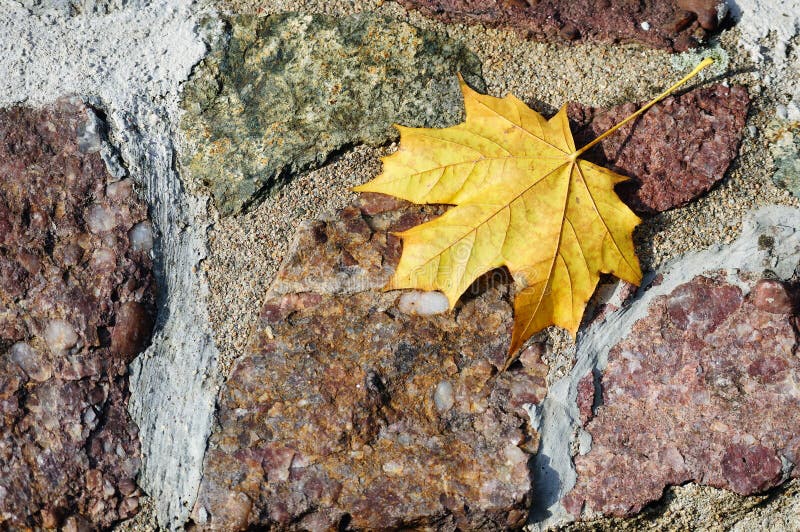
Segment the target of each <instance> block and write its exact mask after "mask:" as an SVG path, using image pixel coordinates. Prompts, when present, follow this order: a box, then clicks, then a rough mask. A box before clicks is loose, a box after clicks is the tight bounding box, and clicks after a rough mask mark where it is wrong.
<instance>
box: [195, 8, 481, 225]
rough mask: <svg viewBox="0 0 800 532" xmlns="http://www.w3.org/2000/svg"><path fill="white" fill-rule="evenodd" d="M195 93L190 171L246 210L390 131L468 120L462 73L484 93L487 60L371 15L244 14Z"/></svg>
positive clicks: (200, 70) (228, 204)
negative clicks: (282, 186)
mask: <svg viewBox="0 0 800 532" xmlns="http://www.w3.org/2000/svg"><path fill="white" fill-rule="evenodd" d="M229 24H230V32H229V33H228V34H227V36H226V38H225V39H221V40H220V41H219V42H217V43H216V44H214V45H213V46H212V51H211V52H210V53H209V55H208V56H207V57H206V58H205V59H204V60H203V61H202V63H201V64H200V65H198V67H197V68H196V69H195V72H194V74H193V76H192V78H191V79H190V81H189V82H188V83H187V86H186V88H185V90H184V96H183V101H182V107H183V109H184V110H185V114H184V115H183V118H182V121H181V129H182V130H183V132H184V134H185V143H184V150H183V155H182V157H181V163H182V167H183V169H184V173H187V171H188V176H189V179H193V180H199V181H200V182H202V183H203V184H205V185H206V186H207V187H209V189H210V190H211V193H212V195H213V198H214V201H215V203H216V205H217V208H218V210H219V211H220V213H221V214H223V215H230V214H235V213H239V212H241V211H243V210H246V209H247V208H248V207H249V206H250V205H252V204H253V203H254V202H255V201H256V200H257V199H258V198H259V197H262V196H264V195H266V194H268V193H269V192H270V191H271V190H272V189H273V188H274V187H275V186H276V185H278V184H280V183H281V182H283V181H285V180H287V179H291V177H292V176H293V175H295V174H296V173H297V172H299V171H302V170H305V169H310V168H313V167H318V166H320V165H321V164H323V163H324V162H325V161H326V160H327V159H328V158H329V157H330V156H331V154H332V153H334V152H336V151H337V150H341V149H343V148H346V147H348V146H352V145H355V144H359V143H366V144H370V145H380V144H383V143H386V142H387V141H390V140H392V139H396V138H397V136H398V135H397V132H396V130H395V129H394V128H392V127H391V125H392V124H393V123H398V124H402V125H406V126H412V127H445V126H450V125H454V124H456V123H458V122H460V121H461V120H462V119H463V104H462V101H461V94H460V91H459V88H458V80H457V77H456V73H457V72H461V74H462V75H463V76H464V78H465V80H466V81H467V83H469V84H470V85H471V86H472V87H474V88H476V89H477V90H481V91H483V90H485V85H484V82H483V79H482V77H481V65H480V61H479V59H478V58H477V57H476V56H475V55H474V54H473V53H471V52H470V51H469V50H467V49H466V48H465V47H464V46H463V45H461V44H460V43H458V42H456V41H453V40H452V39H450V38H448V37H447V36H445V35H442V34H439V33H436V32H432V31H427V30H422V29H420V28H417V27H414V26H412V25H410V24H407V23H405V22H402V21H399V20H393V19H390V18H386V17H382V16H377V15H374V14H370V13H361V14H358V15H353V16H349V17H342V18H336V17H331V16H325V15H302V14H296V13H285V14H280V15H272V16H268V17H257V16H236V17H233V18H231V19H230V20H229Z"/></svg>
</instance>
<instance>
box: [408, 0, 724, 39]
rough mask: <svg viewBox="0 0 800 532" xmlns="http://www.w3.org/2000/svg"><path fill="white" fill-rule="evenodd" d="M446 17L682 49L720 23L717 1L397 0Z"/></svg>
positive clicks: (539, 33) (530, 33)
mask: <svg viewBox="0 0 800 532" xmlns="http://www.w3.org/2000/svg"><path fill="white" fill-rule="evenodd" d="M400 3H401V4H403V5H405V6H406V7H410V8H416V9H419V10H420V11H422V12H423V13H425V14H426V15H429V16H433V17H436V18H438V19H440V20H443V21H445V22H468V23H482V24H487V25H489V26H502V27H510V28H514V29H516V30H519V31H520V33H522V34H523V35H524V36H526V37H527V38H529V39H534V40H537V41H545V42H573V41H589V42H612V43H617V42H623V43H625V42H638V43H642V44H646V45H648V46H653V47H656V48H665V49H668V50H676V51H684V50H686V49H688V48H691V47H694V46H696V45H697V44H698V43H699V42H701V41H703V40H704V39H705V38H706V36H707V35H708V33H709V32H711V31H713V30H715V29H716V28H717V25H718V23H719V17H718V11H717V6H718V5H719V4H720V2H719V0H677V1H672V0H647V1H644V2H619V1H613V0H503V1H501V2H498V1H495V0H400Z"/></svg>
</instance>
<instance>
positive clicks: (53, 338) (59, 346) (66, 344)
mask: <svg viewBox="0 0 800 532" xmlns="http://www.w3.org/2000/svg"><path fill="white" fill-rule="evenodd" d="M44 341H45V342H47V347H49V348H50V350H51V351H52V352H53V353H55V354H59V353H60V352H61V351H63V350H64V349H69V348H71V347H75V344H76V343H78V335H77V334H76V333H75V329H73V328H72V325H70V324H69V323H68V322H66V321H64V320H53V321H51V322H50V323H48V324H47V328H46V329H45V330H44Z"/></svg>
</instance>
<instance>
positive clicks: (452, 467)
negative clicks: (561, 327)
mask: <svg viewBox="0 0 800 532" xmlns="http://www.w3.org/2000/svg"><path fill="white" fill-rule="evenodd" d="M373 200H376V197H374V196H373V197H372V198H367V200H365V201H366V202H367V203H366V204H365V205H363V206H362V209H361V210H359V209H357V208H355V207H349V208H347V209H345V210H343V211H341V213H340V214H339V215H338V216H337V217H336V218H334V219H330V220H326V221H315V222H310V223H306V224H304V225H303V226H302V227H301V229H300V230H299V233H298V236H297V240H296V241H295V244H294V250H293V252H292V253H291V254H290V256H289V257H288V258H287V260H286V261H285V262H284V265H283V268H282V270H281V271H280V273H279V274H278V278H277V279H276V281H275V283H274V284H273V286H272V288H271V289H270V292H269V293H268V294H267V297H266V301H265V303H264V306H263V308H262V312H261V318H260V322H259V324H258V326H257V328H256V329H255V331H254V333H253V335H252V337H251V352H250V353H248V354H247V355H245V356H243V357H242V358H240V359H238V360H237V362H236V364H235V366H234V368H233V371H232V374H231V376H230V378H229V379H228V382H227V384H226V385H225V387H224V389H223V390H222V392H221V395H220V399H219V416H218V417H219V424H218V426H217V427H216V428H215V431H214V433H213V436H212V438H211V441H210V447H209V451H208V453H207V455H206V463H205V472H204V478H203V483H202V486H201V489H200V494H199V496H198V501H197V504H196V505H195V508H194V511H193V514H192V516H193V519H194V522H195V524H197V525H199V526H201V528H207V529H225V530H235V529H243V528H244V527H247V526H256V525H258V526H277V527H279V528H291V529H311V530H320V529H330V528H335V527H337V526H339V527H352V528H354V529H367V530H375V529H392V528H397V527H404V526H413V527H433V528H436V529H446V530H455V529H457V528H460V529H462V530H475V529H498V528H506V527H516V526H521V525H522V524H523V523H524V522H525V519H526V517H527V506H528V504H529V502H530V496H531V483H530V478H529V470H528V465H527V463H528V459H529V458H530V454H529V453H530V452H532V451H535V449H536V448H537V445H538V436H537V434H536V433H535V432H534V431H531V430H530V426H529V425H528V423H527V415H526V413H525V410H524V409H523V405H524V404H526V403H530V404H535V403H538V402H539V401H540V400H541V399H542V398H543V396H544V394H545V391H546V389H545V387H546V385H545V377H546V374H547V370H546V366H545V365H544V364H543V363H542V362H541V359H540V358H539V356H538V355H537V353H538V351H535V350H534V351H532V352H531V353H530V354H524V355H523V356H522V357H521V360H520V362H518V363H517V364H516V365H515V366H514V367H513V368H512V369H511V370H510V371H508V372H506V373H503V374H501V375H500V376H498V374H497V369H498V367H502V365H503V363H504V361H505V357H506V352H507V349H508V342H509V339H510V338H509V329H510V326H511V305H510V303H509V299H508V298H509V293H508V292H509V288H510V287H509V284H508V282H507V281H506V282H498V281H497V280H492V279H491V278H489V277H487V278H484V279H482V280H480V281H478V282H477V284H476V285H475V286H474V287H473V290H472V291H471V293H470V295H469V296H468V297H466V298H465V299H464V301H463V303H462V304H461V305H460V306H459V307H458V308H457V309H456V311H455V312H449V311H447V312H444V313H441V314H436V315H428V316H420V315H416V314H413V313H412V314H404V313H403V312H401V311H400V310H399V309H398V299H399V298H400V294H399V293H398V292H388V293H387V292H383V291H382V290H381V287H382V286H383V285H384V284H385V283H386V281H387V280H388V278H389V276H390V274H391V272H392V271H393V269H394V267H395V265H396V263H397V260H398V259H399V254H400V243H399V241H398V240H397V239H396V238H395V237H393V236H390V235H389V234H388V233H387V231H394V230H399V229H401V228H403V227H408V226H409V225H414V224H416V223H419V222H420V221H422V220H424V219H425V218H426V215H425V214H424V213H425V212H427V213H428V214H430V213H432V212H434V211H433V210H432V209H428V210H427V211H424V210H423V209H421V208H420V207H416V206H406V207H401V208H399V209H396V210H391V211H388V212H377V211H381V208H380V205H379V203H380V200H376V201H373ZM384 206H386V204H384ZM366 212H369V213H372V215H371V216H368V215H365V214H364V213H366ZM498 331H499V333H498Z"/></svg>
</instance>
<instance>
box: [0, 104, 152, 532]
mask: <svg viewBox="0 0 800 532" xmlns="http://www.w3.org/2000/svg"><path fill="white" fill-rule="evenodd" d="M101 125H102V124H101V123H100V122H99V121H98V119H97V118H96V117H95V115H94V113H93V112H92V111H91V110H89V109H88V108H86V107H84V106H82V105H80V104H77V103H70V102H66V101H65V102H60V103H58V104H56V105H55V106H52V107H50V108H46V109H42V110H32V109H29V108H22V107H15V108H11V109H7V110H3V111H0V527H11V528H12V529H13V528H17V527H21V528H27V527H35V528H41V527H56V526H62V525H63V526H69V523H77V524H81V523H82V524H83V526H91V527H93V528H94V527H106V526H109V525H110V524H112V523H113V522H115V521H116V520H118V519H123V518H127V517H130V516H131V515H133V514H135V513H136V511H137V508H138V497H139V496H140V492H139V491H138V489H137V488H136V482H135V481H136V475H137V473H138V471H139V468H140V464H141V460H140V456H139V441H138V430H137V428H136V426H135V425H134V424H133V422H132V421H131V419H130V417H129V415H128V413H127V411H126V407H127V403H128V397H129V393H128V379H127V364H128V363H129V362H130V361H131V360H132V358H133V357H134V356H135V355H136V354H137V353H138V352H139V351H141V349H142V348H143V347H145V346H146V344H147V343H148V341H149V337H150V332H151V329H152V325H153V313H154V290H153V288H154V287H153V278H152V275H151V271H150V269H151V259H150V250H149V249H144V248H141V249H132V248H131V246H130V244H129V232H130V231H131V229H132V228H133V227H134V226H135V225H136V224H137V223H141V222H143V221H144V220H145V219H146V216H147V211H146V208H145V207H144V206H143V205H142V203H141V202H140V201H139V200H138V197H137V195H136V193H135V192H134V190H133V185H132V182H131V180H130V179H120V178H118V177H115V176H112V175H110V174H109V173H108V172H107V170H106V165H105V164H104V162H103V159H102V157H101V153H102V142H101V136H100V133H101V132H100V127H101ZM76 526H77V525H76Z"/></svg>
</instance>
